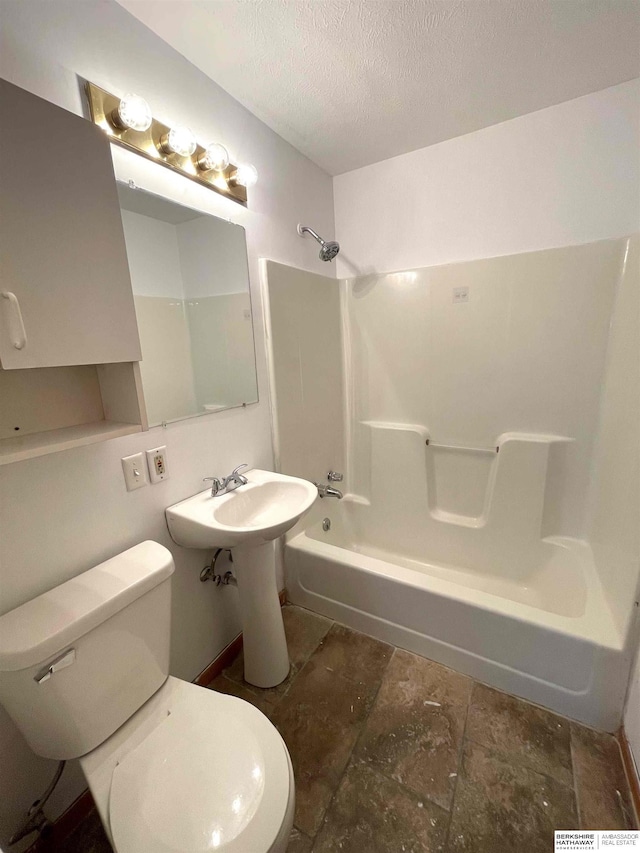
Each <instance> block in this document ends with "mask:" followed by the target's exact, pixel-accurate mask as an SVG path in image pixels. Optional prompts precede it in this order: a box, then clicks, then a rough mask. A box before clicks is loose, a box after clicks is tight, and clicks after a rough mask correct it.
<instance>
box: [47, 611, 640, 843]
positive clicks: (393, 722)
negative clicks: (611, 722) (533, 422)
mask: <svg viewBox="0 0 640 853" xmlns="http://www.w3.org/2000/svg"><path fill="white" fill-rule="evenodd" d="M283 614H284V621H285V628H286V632H287V639H288V643H289V653H290V657H291V664H292V665H291V672H290V675H289V677H288V679H287V680H286V682H284V684H281V685H279V686H278V687H275V688H273V689H271V690H260V689H258V688H254V687H251V686H250V685H248V684H246V683H245V682H244V681H243V678H242V656H241V655H240V657H239V658H237V659H236V661H235V662H234V663H233V664H232V665H231V666H230V667H229V668H228V669H227V670H225V671H224V672H223V673H222V675H220V676H219V677H218V678H216V679H215V680H214V681H213V682H212V683H211V684H210V685H209V687H210V688H211V689H213V690H219V691H221V692H223V693H230V694H233V695H234V696H239V697H241V698H242V699H246V700H247V701H249V702H251V703H252V704H254V705H255V706H256V707H258V708H259V709H260V710H261V711H263V712H264V713H265V714H266V715H267V716H268V717H269V718H270V719H271V720H272V722H273V723H274V724H275V725H276V726H277V727H278V729H279V730H280V732H281V734H282V736H283V738H284V739H285V741H286V743H287V746H288V748H289V751H290V753H291V758H292V761H293V766H294V771H295V777H296V813H295V828H294V830H293V832H292V835H291V841H290V844H289V849H288V853H309V851H313V853H333V851H336V853H338V852H339V853H351V851H354V853H402V851H404V853H435V852H436V851H439V853H538V851H540V853H542V851H544V853H548V852H549V851H551V850H553V830H554V829H575V828H577V827H580V828H583V829H598V828H604V829H613V828H627V827H632V826H633V823H632V816H631V814H632V812H631V806H630V800H629V794H628V789H627V784H626V780H625V775H624V770H623V767H622V763H621V760H620V754H619V751H618V746H617V743H616V741H615V739H614V738H613V737H612V736H611V735H607V734H601V733H599V732H596V731H593V730H591V729H587V728H585V727H583V726H580V725H578V724H575V723H572V722H570V721H569V720H567V719H565V718H563V717H558V716H556V715H555V714H552V713H550V712H549V711H545V710H543V709H541V708H538V707H536V706H534V705H530V704H528V703H527V702H524V701H522V700H520V699H516V698H514V697H513V696H509V695H507V694H505V693H500V692H498V691H497V690H493V689H492V688H490V687H486V686H484V685H482V684H477V683H475V682H474V681H473V680H472V679H470V678H467V677H466V676H464V675H460V674H459V673H457V672H453V671H452V670H449V669H446V668H445V667H443V666H440V665H439V664H436V663H433V662H432V661H429V660H426V659H424V658H421V657H418V656H417V655H413V654H410V653H409V652H406V651H403V650H402V649H396V648H394V647H393V646H389V645H387V644H386V643H381V642H379V641H378V640H374V639H372V638H371V637H367V636H365V635H363V634H359V633H357V632H355V631H351V630H350V629H348V628H345V627H344V626H342V625H338V624H337V623H334V622H332V621H331V620H329V619H325V618H324V617H322V616H318V615H316V614H314V613H310V612H309V611H306V610H302V609H301V608H298V607H294V606H291V605H289V606H286V607H285V608H284V611H283ZM60 850H61V853H110V850H111V848H110V847H109V845H108V843H107V841H106V838H105V836H104V833H103V832H102V829H101V827H100V823H99V821H98V819H97V817H96V815H95V814H93V815H91V816H90V817H89V818H88V819H87V820H86V821H85V823H84V824H83V825H82V826H81V827H79V828H78V829H77V830H76V832H75V833H74V835H73V836H72V837H71V838H69V839H68V841H67V842H66V843H65V844H64V846H63V847H62V848H60Z"/></svg>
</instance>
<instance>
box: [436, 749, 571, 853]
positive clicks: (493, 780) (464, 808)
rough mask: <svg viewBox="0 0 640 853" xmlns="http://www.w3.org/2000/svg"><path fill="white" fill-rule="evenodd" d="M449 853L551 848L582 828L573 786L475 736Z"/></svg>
mask: <svg viewBox="0 0 640 853" xmlns="http://www.w3.org/2000/svg"><path fill="white" fill-rule="evenodd" d="M459 772H460V776H459V779H458V784H457V786H456V792H455V798H454V802H453V811H452V817H451V826H450V828H449V841H448V846H447V853H502V851H504V853H507V851H509V853H512V851H513V853H516V851H518V853H520V851H522V852H523V853H524V851H526V853H549V851H551V850H553V833H554V830H556V829H576V828H577V820H578V818H577V815H576V808H575V797H574V794H573V789H572V788H570V787H567V786H566V785H563V784H561V783H560V782H558V781H557V780H556V779H552V778H550V777H548V776H543V775H542V774H540V773H536V772H535V771H533V770H530V769H529V768H528V767H524V766H523V765H522V764H517V765H516V764H508V763H506V762H505V761H503V759H502V755H500V754H498V753H496V752H495V751H493V750H489V749H487V748H485V747H483V746H480V745H478V744H476V743H473V742H472V741H467V742H466V743H465V746H464V752H463V758H462V763H461V766H460V771H459Z"/></svg>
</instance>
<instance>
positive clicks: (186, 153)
mask: <svg viewBox="0 0 640 853" xmlns="http://www.w3.org/2000/svg"><path fill="white" fill-rule="evenodd" d="M197 147H198V143H197V142H196V135H195V133H194V132H193V131H192V130H191V128H190V127H172V128H171V130H170V131H169V133H165V134H164V136H163V137H162V138H161V139H160V148H161V149H162V151H164V153H165V154H179V155H180V157H191V155H192V154H193V153H194V152H195V150H196V148H197Z"/></svg>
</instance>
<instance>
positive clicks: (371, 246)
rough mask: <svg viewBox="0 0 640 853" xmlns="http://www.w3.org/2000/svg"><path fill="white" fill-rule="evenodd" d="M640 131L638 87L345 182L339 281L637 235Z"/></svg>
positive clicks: (360, 172)
mask: <svg viewBox="0 0 640 853" xmlns="http://www.w3.org/2000/svg"><path fill="white" fill-rule="evenodd" d="M426 108H427V109H428V105H427V107H426ZM639 124H640V80H633V81H631V82H629V83H623V84H621V85H620V86H614V87H612V88H610V89H605V90H604V91H602V92H596V93H595V94H592V95H586V96H585V97H583V98H577V99H576V100H574V101H568V102H566V103H562V104H558V105H557V106H554V107H549V108H548V109H545V110H540V111H539V112H536V113H530V114H529V115H525V116H521V117H520V118H516V119H513V120H512V121H507V122H504V123H503V124H498V125H494V126H492V127H488V128H485V129H484V130H479V131H477V132H476V133H470V134H469V135H467V136H461V137H458V138H457V139H451V140H448V141H446V142H442V143H440V144H438V145H432V146H430V147H429V148H422V149H420V150H418V151H413V152H411V153H410V154H404V155H402V156H400V157H394V158H392V159H390V160H385V161H384V162H382V163H376V164H375V165H373V166H367V167H365V168H363V169H357V170H355V171H353V172H347V173H346V174H344V175H339V176H338V177H336V178H334V192H335V211H336V235H337V238H336V239H338V240H339V241H340V244H341V247H342V249H341V252H340V255H339V256H338V274H339V276H341V277H342V276H351V275H360V274H364V273H371V272H389V271H392V270H404V269H414V268H417V267H423V266H431V265H433V264H443V263H448V262H450V261H460V260H472V259H477V258H489V257H494V256H496V255H510V254H516V253H519V252H528V251H533V250H536V249H546V248H550V247H556V246H570V245H573V244H576V243H588V242H591V241H595V240H602V239H605V238H607V237H620V236H623V235H626V234H630V233H632V232H634V231H638V230H639V228H640V204H639V203H638V187H639V183H640V177H639V166H640V161H639V158H638V146H639V143H640V135H639Z"/></svg>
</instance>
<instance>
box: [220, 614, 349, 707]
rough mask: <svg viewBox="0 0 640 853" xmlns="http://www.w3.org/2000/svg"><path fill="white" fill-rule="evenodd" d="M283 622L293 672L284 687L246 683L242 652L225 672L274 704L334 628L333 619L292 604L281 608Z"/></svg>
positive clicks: (284, 682) (224, 673) (225, 674)
mask: <svg viewBox="0 0 640 853" xmlns="http://www.w3.org/2000/svg"><path fill="white" fill-rule="evenodd" d="M282 620H283V622H284V632H285V634H286V637H287V648H288V650H289V660H290V661H291V668H290V669H289V675H288V676H287V677H286V678H285V680H284V681H283V682H282V683H281V684H278V685H276V686H275V687H269V688H266V689H263V688H261V687H255V685H253V684H248V682H246V681H245V680H244V655H243V653H242V652H240V654H239V655H238V657H237V658H236V659H235V660H234V661H233V663H232V664H231V666H229V667H227V669H225V670H224V672H223V675H224V676H225V677H226V678H228V679H230V680H231V681H236V682H237V683H238V684H244V685H245V686H247V687H248V688H249V689H250V690H252V691H253V692H254V693H256V694H258V695H260V696H261V697H263V698H264V699H266V700H267V702H272V703H276V702H279V701H280V699H281V698H282V697H283V696H284V695H285V693H286V692H287V691H288V690H289V688H290V687H291V684H292V683H293V681H294V680H295V677H296V675H297V674H298V671H299V670H300V668H301V667H302V666H303V664H304V663H305V661H306V660H307V659H308V658H309V656H310V655H311V654H312V653H313V651H314V650H315V649H316V648H317V646H318V644H319V643H320V641H321V640H322V638H323V637H324V636H325V634H326V633H327V631H329V629H330V627H331V625H332V624H333V623H332V622H331V620H330V619H325V617H324V616H318V615H317V614H315V613H311V611H309V610H304V609H302V608H301V607H295V606H294V605H291V604H289V605H286V606H285V607H283V608H282Z"/></svg>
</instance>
